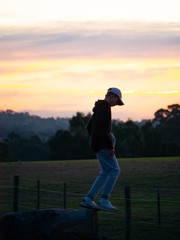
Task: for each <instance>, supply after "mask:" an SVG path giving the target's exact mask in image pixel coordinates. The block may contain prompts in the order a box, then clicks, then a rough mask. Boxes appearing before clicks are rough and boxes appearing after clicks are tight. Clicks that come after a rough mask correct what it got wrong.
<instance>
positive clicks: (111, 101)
mask: <svg viewBox="0 0 180 240" xmlns="http://www.w3.org/2000/svg"><path fill="white" fill-rule="evenodd" d="M118 101H119V97H118V96H117V95H115V94H113V95H111V96H109V104H110V105H111V107H113V106H116V105H118Z"/></svg>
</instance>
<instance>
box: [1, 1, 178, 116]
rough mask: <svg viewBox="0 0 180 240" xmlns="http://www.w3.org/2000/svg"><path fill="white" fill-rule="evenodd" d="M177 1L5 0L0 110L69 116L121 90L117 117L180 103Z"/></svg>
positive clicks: (144, 112) (116, 108)
mask: <svg viewBox="0 0 180 240" xmlns="http://www.w3.org/2000/svg"><path fill="white" fill-rule="evenodd" d="M179 10H180V2H179V1H175V0H171V1H166V0H163V1H162V0H156V1H154V0H152V1H145V0H134V1H130V0H127V1H121V0H111V1H109V0H104V1H101V0H98V1H94V0H91V1H89V0H87V1H84V0H77V1H73V0H71V1H70V0H66V1H57V0H51V1H42V0H38V1H35V0H31V1H25V0H23V1H21V0H13V1H10V0H6V1H4V2H2V3H1V8H0V110H6V109H12V110H15V111H29V112H30V113H33V114H37V115H41V116H45V117H47V116H55V117H56V116H59V117H66V116H68V117H70V116H72V115H73V114H75V113H76V112H77V111H81V112H84V113H87V112H91V109H92V107H93V105H94V102H95V101H96V100H97V99H102V98H103V97H104V95H105V93H106V90H107V88H109V87H114V86H115V87H119V88H120V89H121V90H122V94H123V101H124V102H125V105H124V106H123V107H114V108H113V117H114V118H118V119H121V120H127V119H128V118H131V119H133V120H141V119H147V118H153V114H154V112H155V111H156V110H158V109H159V108H167V105H170V104H173V103H179V104H180V14H179Z"/></svg>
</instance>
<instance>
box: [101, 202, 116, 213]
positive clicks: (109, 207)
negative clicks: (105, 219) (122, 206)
mask: <svg viewBox="0 0 180 240" xmlns="http://www.w3.org/2000/svg"><path fill="white" fill-rule="evenodd" d="M97 208H98V209H99V210H104V211H110V212H117V211H118V208H116V207H114V206H113V205H112V204H111V202H110V201H108V200H104V201H102V202H99V203H98V205H97Z"/></svg>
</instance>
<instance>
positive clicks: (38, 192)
mask: <svg viewBox="0 0 180 240" xmlns="http://www.w3.org/2000/svg"><path fill="white" fill-rule="evenodd" d="M39 206H40V181H39V180H37V210H39Z"/></svg>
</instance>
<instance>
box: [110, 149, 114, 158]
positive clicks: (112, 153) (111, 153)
mask: <svg viewBox="0 0 180 240" xmlns="http://www.w3.org/2000/svg"><path fill="white" fill-rule="evenodd" d="M114 154H115V149H114V148H113V149H111V150H109V155H110V156H114Z"/></svg>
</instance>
